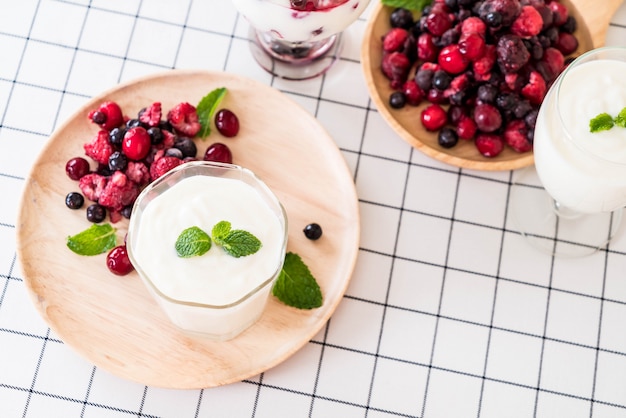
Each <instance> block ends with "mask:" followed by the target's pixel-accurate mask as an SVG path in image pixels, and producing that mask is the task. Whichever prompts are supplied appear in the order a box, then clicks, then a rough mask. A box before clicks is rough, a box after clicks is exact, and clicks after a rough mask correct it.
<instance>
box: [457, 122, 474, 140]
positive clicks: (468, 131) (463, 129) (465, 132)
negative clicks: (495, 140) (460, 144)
mask: <svg viewBox="0 0 626 418" xmlns="http://www.w3.org/2000/svg"><path fill="white" fill-rule="evenodd" d="M477 130H478V126H476V122H474V119H472V118H470V117H469V116H463V117H461V118H460V119H459V121H458V122H457V123H456V133H457V135H458V136H459V138H461V139H472V138H474V136H475V135H476V131H477Z"/></svg>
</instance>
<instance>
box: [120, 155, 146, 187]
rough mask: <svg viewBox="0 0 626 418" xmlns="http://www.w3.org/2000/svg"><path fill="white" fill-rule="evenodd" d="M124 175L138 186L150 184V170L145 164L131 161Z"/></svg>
mask: <svg viewBox="0 0 626 418" xmlns="http://www.w3.org/2000/svg"><path fill="white" fill-rule="evenodd" d="M124 173H125V174H126V177H128V179H129V180H130V181H132V182H133V183H135V184H137V185H138V186H143V185H146V184H148V183H149V182H150V169H149V168H148V166H146V165H145V164H144V163H143V162H137V161H129V162H128V166H127V167H126V171H124Z"/></svg>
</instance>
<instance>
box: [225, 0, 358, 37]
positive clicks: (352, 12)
mask: <svg viewBox="0 0 626 418" xmlns="http://www.w3.org/2000/svg"><path fill="white" fill-rule="evenodd" d="M232 1H233V4H234V5H235V7H236V8H237V10H238V11H239V13H241V14H242V15H243V16H244V17H245V18H246V19H247V20H248V21H249V22H250V24H251V25H252V26H253V27H254V28H255V29H256V30H258V31H261V32H271V33H272V34H273V35H274V36H275V37H276V38H278V39H281V40H284V41H289V42H311V41H317V40H320V39H325V38H328V37H329V36H331V35H334V34H336V33H339V32H342V31H343V30H344V29H345V28H347V27H348V26H349V25H350V24H351V23H352V22H354V21H355V20H356V19H357V18H358V17H359V16H360V15H361V13H362V12H363V10H365V8H366V7H367V5H368V3H369V0H325V1H319V2H318V3H321V4H320V5H319V6H318V9H317V10H311V11H303V10H296V9H292V8H291V2H290V1H289V0H232Z"/></svg>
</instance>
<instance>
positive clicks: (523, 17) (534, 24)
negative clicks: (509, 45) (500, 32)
mask: <svg viewBox="0 0 626 418" xmlns="http://www.w3.org/2000/svg"><path fill="white" fill-rule="evenodd" d="M542 27H543V19H542V18H541V14H539V12H538V11H537V9H535V8H534V7H532V6H524V7H522V11H521V12H520V14H519V16H517V18H516V19H515V20H514V21H513V24H512V25H511V33H512V34H514V35H517V36H520V37H522V38H530V37H532V36H535V35H538V34H539V32H541V28H542Z"/></svg>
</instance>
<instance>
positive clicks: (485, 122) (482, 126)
mask: <svg viewBox="0 0 626 418" xmlns="http://www.w3.org/2000/svg"><path fill="white" fill-rule="evenodd" d="M474 122H476V126H478V129H479V130H480V131H482V132H494V131H496V130H498V128H500V126H502V115H501V114H500V112H499V111H498V109H497V108H496V107H495V106H492V105H490V104H488V103H481V104H479V105H476V108H475V109H474Z"/></svg>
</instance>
